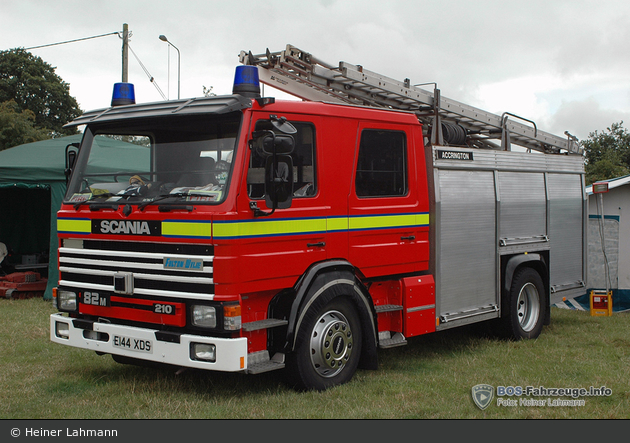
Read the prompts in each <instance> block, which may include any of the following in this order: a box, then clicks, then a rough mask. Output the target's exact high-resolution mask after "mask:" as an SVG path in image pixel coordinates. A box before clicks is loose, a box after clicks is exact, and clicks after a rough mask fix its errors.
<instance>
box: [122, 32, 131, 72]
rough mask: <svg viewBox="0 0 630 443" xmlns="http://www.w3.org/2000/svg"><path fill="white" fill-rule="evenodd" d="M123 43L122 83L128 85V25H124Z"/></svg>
mask: <svg viewBox="0 0 630 443" xmlns="http://www.w3.org/2000/svg"><path fill="white" fill-rule="evenodd" d="M122 41H123V44H122V81H123V83H127V82H128V81H129V26H128V25H127V23H123V35H122Z"/></svg>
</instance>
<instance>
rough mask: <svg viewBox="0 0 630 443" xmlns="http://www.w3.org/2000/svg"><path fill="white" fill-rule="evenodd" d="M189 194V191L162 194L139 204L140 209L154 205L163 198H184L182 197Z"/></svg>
mask: <svg viewBox="0 0 630 443" xmlns="http://www.w3.org/2000/svg"><path fill="white" fill-rule="evenodd" d="M186 196H188V192H174V193H173V194H161V195H159V196H157V197H155V198H154V199H153V200H151V201H146V202H144V203H141V204H139V205H138V211H142V210H143V209H144V208H146V207H147V206H149V205H154V204H156V203H158V202H161V201H163V200H167V199H169V198H172V197H176V198H182V197H186Z"/></svg>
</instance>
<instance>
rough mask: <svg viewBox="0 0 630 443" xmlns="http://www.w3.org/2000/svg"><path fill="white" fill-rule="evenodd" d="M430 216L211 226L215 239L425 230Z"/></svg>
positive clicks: (395, 216) (272, 221)
mask: <svg viewBox="0 0 630 443" xmlns="http://www.w3.org/2000/svg"><path fill="white" fill-rule="evenodd" d="M428 224H429V214H426V213H423V214H400V215H373V216H372V215H371V216H360V217H331V218H323V217H322V218H299V219H284V220H257V221H253V222H252V221H243V222H214V227H213V229H214V238H244V237H266V236H274V235H292V234H307V233H313V232H332V231H337V232H339V231H349V230H362V229H385V228H399V227H404V226H428Z"/></svg>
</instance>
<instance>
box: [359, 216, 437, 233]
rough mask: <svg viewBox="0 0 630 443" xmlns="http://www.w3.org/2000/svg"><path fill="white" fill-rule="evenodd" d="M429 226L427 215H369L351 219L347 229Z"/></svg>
mask: <svg viewBox="0 0 630 443" xmlns="http://www.w3.org/2000/svg"><path fill="white" fill-rule="evenodd" d="M428 224H429V214H399V215H369V216H362V217H351V218H350V224H349V229H350V230H360V229H382V228H399V227H403V226H425V225H428Z"/></svg>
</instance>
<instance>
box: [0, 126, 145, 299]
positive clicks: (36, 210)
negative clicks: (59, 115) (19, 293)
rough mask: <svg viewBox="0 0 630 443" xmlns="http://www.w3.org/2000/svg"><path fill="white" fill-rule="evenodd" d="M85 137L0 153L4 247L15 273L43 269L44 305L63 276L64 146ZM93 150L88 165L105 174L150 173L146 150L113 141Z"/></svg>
mask: <svg viewBox="0 0 630 443" xmlns="http://www.w3.org/2000/svg"><path fill="white" fill-rule="evenodd" d="M82 137H83V135H82V134H77V135H71V136H68V137H60V138H55V139H51V140H43V141H40V142H35V143H28V144H24V145H20V146H15V147H13V148H10V149H5V150H4V151H0V242H1V243H4V244H5V245H6V246H7V247H8V248H9V250H10V251H12V253H13V257H12V259H13V260H16V259H17V260H18V261H17V262H15V263H16V270H17V268H19V269H24V270H28V269H33V268H38V267H39V268H41V267H44V269H40V270H39V271H40V272H42V271H43V272H42V274H47V276H48V287H47V288H46V292H45V293H44V298H45V299H51V298H52V288H53V287H54V286H55V285H56V284H57V280H58V276H59V274H58V270H57V247H58V241H57V211H58V210H59V208H60V207H61V203H62V201H63V197H64V194H65V192H66V176H65V174H64V171H65V152H66V146H68V145H69V144H71V143H78V142H80V141H81V138H82ZM94 149H97V151H96V152H93V154H92V156H91V160H90V163H92V160H93V161H94V162H95V163H96V164H97V165H98V167H99V169H101V170H103V171H117V170H119V169H120V166H121V165H124V168H123V169H128V168H129V165H138V170H147V168H148V166H149V164H150V160H149V159H150V150H149V149H147V148H146V147H142V146H138V145H134V144H131V143H126V142H123V141H119V140H115V139H110V140H108V141H107V142H105V143H103V142H101V143H100V145H99V146H98V147H95V148H94ZM5 260H6V259H5ZM45 263H47V266H45V265H44V264H45ZM45 268H47V272H46V269H45ZM33 270H37V269H33Z"/></svg>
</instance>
